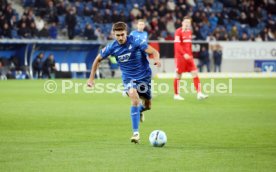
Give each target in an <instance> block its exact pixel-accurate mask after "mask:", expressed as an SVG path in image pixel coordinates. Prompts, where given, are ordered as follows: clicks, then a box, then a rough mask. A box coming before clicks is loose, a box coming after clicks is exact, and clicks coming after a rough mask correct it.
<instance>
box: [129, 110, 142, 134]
mask: <svg viewBox="0 0 276 172" xmlns="http://www.w3.org/2000/svg"><path fill="white" fill-rule="evenodd" d="M130 116H131V120H132V129H133V132H138V131H139V122H140V112H139V106H131V108H130Z"/></svg>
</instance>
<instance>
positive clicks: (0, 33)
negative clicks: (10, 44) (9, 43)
mask: <svg viewBox="0 0 276 172" xmlns="http://www.w3.org/2000/svg"><path fill="white" fill-rule="evenodd" d="M0 37H3V38H12V35H11V29H10V26H9V24H8V23H5V24H4V26H3V29H2V30H0Z"/></svg>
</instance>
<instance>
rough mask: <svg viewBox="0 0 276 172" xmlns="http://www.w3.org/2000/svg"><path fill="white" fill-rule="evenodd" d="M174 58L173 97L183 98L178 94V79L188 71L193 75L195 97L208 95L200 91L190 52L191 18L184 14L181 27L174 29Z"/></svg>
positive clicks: (199, 97) (202, 97)
mask: <svg viewBox="0 0 276 172" xmlns="http://www.w3.org/2000/svg"><path fill="white" fill-rule="evenodd" d="M174 59H175V66H176V77H175V79H174V99H175V100H184V98H183V97H181V96H180V95H179V81H180V79H181V76H182V73H184V72H190V73H191V74H192V77H193V81H194V86H195V89H196V91H197V99H199V100H201V99H205V98H207V97H208V96H207V95H204V94H203V93H202V92H201V88H200V79H199V77H198V71H197V67H196V65H195V63H194V59H193V52H192V30H191V18H190V17H188V16H186V17H184V19H183V21H182V27H181V28H178V29H177V30H176V31H175V35H174Z"/></svg>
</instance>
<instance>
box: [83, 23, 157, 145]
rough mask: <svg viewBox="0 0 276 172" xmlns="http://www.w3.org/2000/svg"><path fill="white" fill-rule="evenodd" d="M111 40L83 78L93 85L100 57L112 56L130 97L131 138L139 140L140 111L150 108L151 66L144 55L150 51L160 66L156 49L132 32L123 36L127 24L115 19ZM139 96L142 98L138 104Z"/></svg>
mask: <svg viewBox="0 0 276 172" xmlns="http://www.w3.org/2000/svg"><path fill="white" fill-rule="evenodd" d="M112 32H113V34H114V37H115V40H114V41H113V42H111V43H109V44H108V45H107V46H106V47H105V48H103V49H102V50H101V51H100V53H99V54H98V55H97V57H96V59H95V60H94V62H93V65H92V69H91V74H90V77H89V79H88V81H87V86H88V87H93V86H94V84H95V83H94V76H95V73H96V70H97V67H98V65H99V63H100V61H101V60H102V59H105V58H107V57H108V56H109V55H112V56H115V57H116V60H117V61H118V64H119V66H120V69H121V71H122V80H123V84H124V87H125V89H126V90H128V92H127V93H128V96H129V98H130V100H131V108H130V116H131V121H132V129H133V135H132V137H131V138H130V140H131V142H133V143H139V140H140V135H139V123H140V115H142V112H143V111H145V110H149V109H150V108H151V85H150V82H151V69H150V66H149V61H148V60H147V57H146V56H145V55H143V54H146V53H148V54H153V56H154V58H153V59H154V65H156V66H157V67H160V66H161V62H160V55H159V52H158V51H156V50H155V49H154V48H152V47H151V46H149V45H148V44H147V42H146V41H144V40H141V39H139V38H137V37H134V36H132V35H129V36H127V24H126V23H124V22H117V23H115V24H113V26H112ZM140 99H141V100H143V101H142V102H143V103H142V104H141V103H140Z"/></svg>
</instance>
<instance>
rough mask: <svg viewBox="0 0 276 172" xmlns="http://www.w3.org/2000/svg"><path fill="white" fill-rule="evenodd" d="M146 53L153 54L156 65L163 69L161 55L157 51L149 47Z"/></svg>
mask: <svg viewBox="0 0 276 172" xmlns="http://www.w3.org/2000/svg"><path fill="white" fill-rule="evenodd" d="M145 52H146V53H148V54H152V55H153V59H154V65H156V66H157V67H161V62H160V54H159V52H158V51H157V50H156V49H154V48H153V47H152V46H150V45H149V46H148V48H147V49H146V50H145Z"/></svg>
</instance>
